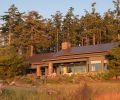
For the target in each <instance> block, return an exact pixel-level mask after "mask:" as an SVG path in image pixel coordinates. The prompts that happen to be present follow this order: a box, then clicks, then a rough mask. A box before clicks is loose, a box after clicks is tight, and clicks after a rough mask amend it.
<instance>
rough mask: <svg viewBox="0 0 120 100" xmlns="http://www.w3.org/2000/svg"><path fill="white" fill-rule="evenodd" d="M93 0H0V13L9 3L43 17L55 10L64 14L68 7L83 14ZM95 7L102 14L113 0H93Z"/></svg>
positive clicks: (110, 6) (2, 12)
mask: <svg viewBox="0 0 120 100" xmlns="http://www.w3.org/2000/svg"><path fill="white" fill-rule="evenodd" d="M92 1H93V0H0V15H3V14H4V12H5V11H7V10H8V8H9V7H10V5H12V4H15V5H16V7H18V9H19V11H21V12H28V11H31V10H35V11H38V12H39V13H40V14H41V15H42V16H43V17H44V18H49V17H50V16H51V14H54V13H55V12H56V11H61V12H62V13H63V14H65V13H66V12H67V10H68V8H69V7H73V8H74V13H75V15H80V16H81V15H83V14H84V9H86V10H88V11H91V3H92ZM94 1H95V2H96V3H97V4H96V9H97V11H98V12H99V13H101V14H103V13H104V12H105V11H107V10H108V9H109V8H111V9H113V8H114V6H113V4H112V1H113V0H94Z"/></svg>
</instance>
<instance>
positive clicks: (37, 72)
mask: <svg viewBox="0 0 120 100" xmlns="http://www.w3.org/2000/svg"><path fill="white" fill-rule="evenodd" d="M36 74H37V76H38V77H39V76H41V70H40V65H37V70H36Z"/></svg>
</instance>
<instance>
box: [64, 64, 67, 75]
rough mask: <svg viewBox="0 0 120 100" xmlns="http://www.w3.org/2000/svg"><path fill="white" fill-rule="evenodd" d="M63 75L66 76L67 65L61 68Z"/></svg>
mask: <svg viewBox="0 0 120 100" xmlns="http://www.w3.org/2000/svg"><path fill="white" fill-rule="evenodd" d="M63 74H67V65H64V67H63Z"/></svg>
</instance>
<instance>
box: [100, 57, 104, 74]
mask: <svg viewBox="0 0 120 100" xmlns="http://www.w3.org/2000/svg"><path fill="white" fill-rule="evenodd" d="M101 71H102V72H103V71H104V59H102V60H101Z"/></svg>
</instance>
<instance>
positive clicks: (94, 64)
mask: <svg viewBox="0 0 120 100" xmlns="http://www.w3.org/2000/svg"><path fill="white" fill-rule="evenodd" d="M105 55H106V52H101V53H93V54H89V53H88V54H79V55H78V54H77V55H71V56H62V57H58V58H56V59H50V60H49V62H47V61H46V62H42V63H43V64H42V63H39V64H38V63H37V64H32V68H35V67H36V65H39V67H42V66H45V65H46V66H48V68H46V69H45V73H46V74H45V75H49V76H51V75H52V74H53V65H54V64H57V67H56V74H57V75H59V74H60V64H63V66H62V68H63V70H62V74H67V73H68V65H67V64H66V63H68V64H69V63H76V62H83V61H84V62H86V64H85V65H84V67H85V73H86V72H90V71H103V70H104V65H105V63H107V60H106V59H105ZM98 65H99V66H98ZM73 67H75V66H73ZM78 67H79V66H78ZM99 67H100V68H99ZM39 69H40V68H38V67H37V71H36V73H37V76H40V75H41V72H40V70H39ZM91 69H92V70H91ZM97 69H98V70H97ZM81 70H82V69H81Z"/></svg>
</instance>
